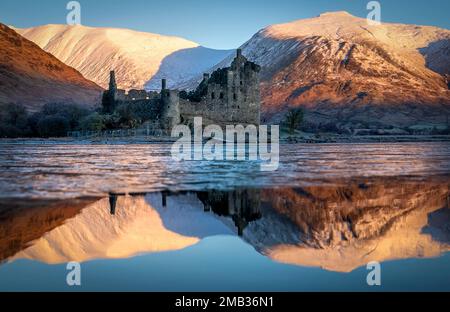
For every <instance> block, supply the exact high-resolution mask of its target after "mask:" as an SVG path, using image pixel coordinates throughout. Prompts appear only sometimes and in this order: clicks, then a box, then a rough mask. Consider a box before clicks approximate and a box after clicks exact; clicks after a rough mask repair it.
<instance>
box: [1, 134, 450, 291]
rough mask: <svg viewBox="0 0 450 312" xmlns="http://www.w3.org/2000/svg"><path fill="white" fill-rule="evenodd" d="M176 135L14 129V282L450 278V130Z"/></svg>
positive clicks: (10, 154)
mask: <svg viewBox="0 0 450 312" xmlns="http://www.w3.org/2000/svg"><path fill="white" fill-rule="evenodd" d="M170 147H171V146H170V145H168V144H141V145H138V144H116V145H93V144H61V143H56V142H52V141H43V142H31V141H21V142H19V143H17V142H16V143H15V144H11V143H6V142H3V143H0V291H2V290H6V291H11V290H12V291H15V290H32V291H42V290H50V291H54V290H56V291H61V290H62V291H74V290H87V291H89V290H93V291H108V290H112V291H129V290H137V291H197V290H200V291H241V290H243V291H302V290H307V291H310V290H327V291H330V290H331V291H346V290H352V291H355V290H356V291H374V290H384V291H391V290H401V291H414V290H439V291H442V290H445V291H450V253H449V251H450V209H449V207H450V205H449V204H450V143H397V144H396V143H392V144H286V145H282V146H280V165H279V169H278V170H277V171H274V172H263V171H261V170H260V163H258V162H249V161H244V162H236V161H220V162H208V161H186V162H176V161H174V160H172V158H171V157H170V153H169V152H170ZM71 261H76V262H78V263H80V265H81V270H82V285H81V286H79V287H76V288H73V287H69V286H68V285H67V283H66V275H67V273H68V271H67V269H66V264H67V263H68V262H71ZM372 261H377V262H379V263H380V265H381V272H382V273H381V274H382V285H380V286H379V287H372V286H369V285H368V284H367V279H366V278H367V274H368V270H367V268H366V265H367V264H368V263H369V262H372Z"/></svg>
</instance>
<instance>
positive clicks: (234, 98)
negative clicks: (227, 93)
mask: <svg viewBox="0 0 450 312" xmlns="http://www.w3.org/2000/svg"><path fill="white" fill-rule="evenodd" d="M233 100H235V101H236V100H237V95H236V93H235V94H233Z"/></svg>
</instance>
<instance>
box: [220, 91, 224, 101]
mask: <svg viewBox="0 0 450 312" xmlns="http://www.w3.org/2000/svg"><path fill="white" fill-rule="evenodd" d="M219 97H220V99H221V100H223V92H220V95H219Z"/></svg>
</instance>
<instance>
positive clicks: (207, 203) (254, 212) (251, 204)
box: [109, 189, 261, 236]
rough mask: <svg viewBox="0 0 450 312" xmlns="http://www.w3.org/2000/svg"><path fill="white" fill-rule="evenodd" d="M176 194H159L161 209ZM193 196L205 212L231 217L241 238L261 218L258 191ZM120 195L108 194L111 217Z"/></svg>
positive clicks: (210, 193) (242, 190)
mask: <svg viewBox="0 0 450 312" xmlns="http://www.w3.org/2000/svg"><path fill="white" fill-rule="evenodd" d="M177 194H178V193H171V192H167V191H165V192H161V195H162V196H161V198H162V199H161V200H162V203H161V204H162V207H164V208H165V207H167V198H168V197H170V196H173V195H177ZM195 194H196V196H197V198H198V199H199V200H200V201H201V202H202V203H203V206H204V211H205V212H209V211H212V212H214V213H215V214H217V215H218V216H224V217H231V219H232V220H233V222H234V225H235V226H236V228H237V232H238V235H239V236H242V234H243V232H244V229H245V228H246V227H247V225H248V224H249V223H250V222H252V221H255V220H258V219H260V218H261V191H260V190H252V189H237V190H233V191H204V192H195ZM120 195H122V194H110V196H109V205H110V213H111V215H115V213H116V204H117V197H118V196H120ZM123 195H124V194H123ZM131 195H133V194H131ZM136 195H143V194H136Z"/></svg>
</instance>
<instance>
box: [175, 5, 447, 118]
mask: <svg viewBox="0 0 450 312" xmlns="http://www.w3.org/2000/svg"><path fill="white" fill-rule="evenodd" d="M242 49H243V54H244V55H245V56H246V57H247V58H249V59H250V60H251V61H254V62H256V63H257V64H259V65H261V66H262V74H261V75H262V77H261V81H262V84H261V93H262V94H261V95H262V100H263V118H265V119H267V120H268V121H274V122H277V121H280V120H281V119H282V118H283V116H284V113H285V112H286V110H287V109H288V108H290V107H298V106H301V107H304V108H306V109H308V111H309V112H310V113H311V114H309V115H308V119H309V121H312V122H315V123H322V124H326V123H329V122H330V123H340V124H341V125H345V124H358V123H360V124H366V123H368V124H379V125H395V126H412V125H417V124H427V123H428V124H446V123H447V115H450V90H449V85H448V83H449V81H448V77H449V74H450V31H449V30H446V29H440V28H436V27H428V26H416V25H403V24H389V23H382V24H381V25H372V24H370V23H369V22H368V21H367V20H366V19H363V18H358V17H354V16H352V15H350V14H348V13H346V12H334V13H325V14H322V15H320V16H319V17H316V18H311V19H305V20H298V21H294V22H291V23H286V24H279V25H272V26H269V27H267V28H265V29H262V30H261V31H259V32H258V33H256V34H255V35H254V36H253V37H252V38H251V39H250V40H249V41H248V42H246V43H245V44H244V45H243V46H242ZM231 60H232V57H228V58H226V59H225V60H224V61H222V62H221V63H219V64H218V65H217V66H215V67H214V68H218V67H224V66H228V65H229V64H230V62H231ZM193 85H195V83H194V82H193V81H191V82H190V84H185V85H183V86H184V87H186V86H189V87H192V86H193Z"/></svg>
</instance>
